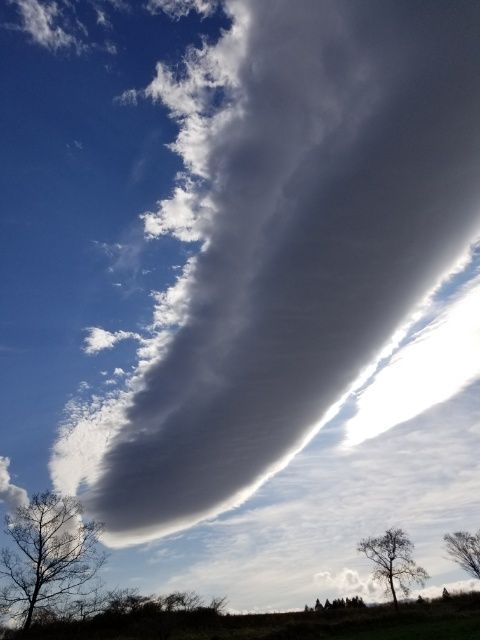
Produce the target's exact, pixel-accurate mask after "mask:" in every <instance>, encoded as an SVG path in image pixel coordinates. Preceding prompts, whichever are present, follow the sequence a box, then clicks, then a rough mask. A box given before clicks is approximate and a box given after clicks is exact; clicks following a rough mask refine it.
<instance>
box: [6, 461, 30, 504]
mask: <svg viewBox="0 0 480 640" xmlns="http://www.w3.org/2000/svg"><path fill="white" fill-rule="evenodd" d="M9 466H10V459H9V458H5V457H3V456H0V502H4V503H5V505H6V507H7V509H9V510H14V509H15V508H16V507H19V506H24V505H26V504H28V494H27V492H26V491H25V489H22V488H21V487H18V486H17V485H16V484H13V483H12V482H11V478H10V473H9V471H8V467H9Z"/></svg>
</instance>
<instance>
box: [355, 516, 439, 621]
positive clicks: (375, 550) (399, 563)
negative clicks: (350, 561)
mask: <svg viewBox="0 0 480 640" xmlns="http://www.w3.org/2000/svg"><path fill="white" fill-rule="evenodd" d="M413 548H414V545H413V543H412V542H411V540H410V539H409V538H408V536H407V534H406V533H405V531H403V529H395V528H393V527H392V528H390V529H387V531H385V534H384V535H383V536H379V537H375V538H373V537H372V538H365V539H364V540H361V541H360V542H359V544H358V547H357V550H358V551H359V552H360V553H364V554H365V555H366V556H367V558H368V559H369V560H371V561H372V562H373V563H374V564H375V565H376V569H375V571H374V574H373V578H374V580H376V581H378V582H380V583H381V584H383V585H384V587H385V592H386V593H388V592H390V593H391V594H392V598H393V604H394V607H395V609H398V599H397V589H400V591H401V592H402V593H403V594H404V595H405V596H407V595H408V594H409V593H410V587H411V585H412V584H415V583H416V584H418V585H420V586H423V585H424V584H425V580H427V579H428V577H429V576H428V573H427V572H426V571H425V569H423V567H419V566H418V565H417V564H416V563H415V561H414V560H413V558H412V553H413Z"/></svg>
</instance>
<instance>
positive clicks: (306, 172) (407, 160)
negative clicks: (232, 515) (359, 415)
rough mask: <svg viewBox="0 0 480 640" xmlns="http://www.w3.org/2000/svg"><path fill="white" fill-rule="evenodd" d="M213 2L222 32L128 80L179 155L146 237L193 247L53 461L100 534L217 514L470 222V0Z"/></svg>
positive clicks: (266, 471) (430, 280) (324, 401)
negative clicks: (113, 383) (117, 382)
mask: <svg viewBox="0 0 480 640" xmlns="http://www.w3.org/2000/svg"><path fill="white" fill-rule="evenodd" d="M151 4H152V7H153V5H158V7H160V8H161V5H162V4H168V3H151ZM202 4H203V3H198V2H196V3H186V4H185V10H186V9H187V8H188V7H190V8H192V7H193V8H194V5H198V6H200V5H202ZM224 7H225V10H226V12H227V13H228V14H229V15H230V16H231V19H232V27H231V29H230V30H229V31H226V32H225V33H223V34H222V36H221V37H220V39H219V41H218V43H216V44H213V45H207V44H205V45H204V46H203V48H202V49H201V50H190V51H189V52H188V53H187V55H186V58H185V65H184V75H183V76H182V75H181V76H180V77H179V76H178V75H176V74H174V73H173V72H172V71H171V70H170V69H168V68H167V67H165V66H164V65H163V64H161V63H159V64H158V65H157V69H156V75H155V78H154V79H153V81H152V83H151V84H150V85H149V86H148V87H147V88H146V89H142V90H137V91H135V92H134V95H135V99H145V98H147V99H153V100H158V101H162V102H163V103H164V104H165V105H166V107H167V108H168V109H169V110H170V113H171V116H172V117H173V118H174V119H176V121H177V122H178V124H179V135H178V137H177V139H176V141H175V142H174V143H173V144H172V149H173V150H174V151H175V152H177V153H179V154H180V155H181V156H182V158H183V161H184V165H185V171H186V174H182V175H181V176H179V181H178V184H177V187H176V189H175V190H174V192H173V196H172V199H170V200H168V201H162V202H161V203H159V209H158V211H156V212H147V213H146V214H145V216H144V220H145V227H146V233H147V234H148V235H149V236H155V235H159V234H164V233H170V234H172V235H174V236H176V237H177V238H178V239H180V240H184V241H192V240H201V241H202V243H203V244H202V250H201V251H200V253H199V254H198V256H197V258H196V260H195V261H194V262H193V263H191V264H189V265H188V267H187V272H184V273H183V275H182V276H181V278H180V279H179V282H180V283H181V284H177V285H176V286H177V287H179V288H180V287H181V295H180V296H178V297H175V296H174V299H173V300H171V301H170V302H168V301H167V302H168V304H172V305H173V306H174V307H175V308H177V309H180V310H181V312H180V315H179V320H178V321H175V322H174V323H173V324H172V323H170V324H169V325H168V326H167V327H165V326H164V325H163V324H162V323H160V326H159V327H157V333H155V334H154V337H153V338H152V339H151V340H150V342H149V343H147V344H146V345H142V347H141V351H140V359H141V362H140V365H139V368H138V370H137V371H136V373H135V374H134V376H133V378H132V379H131V380H130V381H129V382H128V383H127V391H126V392H125V393H124V394H123V395H117V396H111V397H109V399H108V400H106V401H105V402H103V401H102V402H101V403H100V404H101V407H99V406H97V408H96V409H95V410H93V411H91V412H90V413H89V418H88V420H89V425H90V426H89V428H87V429H86V431H82V430H83V429H84V427H85V421H83V422H82V421H80V422H75V420H73V422H72V423H71V425H70V426H69V428H68V429H67V430H64V431H63V433H62V437H61V439H60V441H59V442H58V443H57V446H56V449H55V455H54V458H53V460H52V465H51V469H52V476H53V478H54V481H55V484H56V486H57V487H58V488H61V489H64V488H66V487H68V488H69V489H70V490H71V489H72V488H75V489H78V487H79V486H80V484H81V482H82V480H83V481H86V483H87V487H86V489H85V491H84V495H83V499H84V500H85V502H86V504H87V506H88V509H89V511H90V512H91V513H92V514H93V515H94V516H95V517H97V518H98V519H99V520H101V521H103V522H105V523H106V527H107V534H106V538H105V540H106V541H107V542H108V543H109V544H111V545H124V544H129V543H132V542H140V541H145V540H148V539H152V538H155V537H158V536H159V535H164V534H166V533H169V532H173V531H177V530H180V529H184V528H186V527H189V526H191V525H192V524H194V523H196V522H199V521H200V520H202V519H204V518H208V517H211V516H214V515H216V514H218V513H220V512H221V511H223V510H225V509H228V508H231V507H233V506H235V505H237V504H239V503H241V502H242V501H243V500H245V499H246V498H247V497H248V496H250V495H251V494H252V493H253V492H254V491H255V490H256V488H258V487H259V486H260V485H261V484H262V483H263V482H264V481H265V480H266V479H267V478H268V477H270V476H271V475H272V474H274V473H275V472H276V471H278V470H279V469H281V468H283V467H284V466H285V465H286V464H287V463H288V461H289V460H290V459H291V458H292V457H293V455H294V454H295V453H296V452H298V451H299V450H300V449H301V448H302V447H303V446H304V445H305V444H306V443H307V442H308V441H309V440H310V439H311V438H312V437H313V435H314V434H315V433H316V431H317V430H318V427H319V425H320V424H321V421H322V416H324V415H325V414H326V412H327V411H328V410H329V408H330V407H331V406H332V405H333V404H334V403H335V402H337V401H338V400H339V399H340V398H341V397H342V395H343V394H345V392H346V391H348V389H349V388H350V387H351V385H352V384H353V383H354V382H355V380H356V379H358V376H359V375H360V374H361V372H362V371H363V370H364V369H365V367H367V366H368V365H369V364H370V363H372V362H374V361H375V360H376V359H378V356H379V353H380V352H381V350H382V348H383V346H384V345H385V344H387V343H388V342H389V340H390V339H391V336H392V335H393V334H394V333H395V331H397V330H398V328H399V327H401V326H402V325H404V324H405V323H406V322H408V321H409V317H410V315H411V313H412V311H413V309H414V308H415V306H416V305H418V304H419V303H420V302H421V301H422V300H423V299H424V297H425V296H426V295H427V294H428V292H429V291H430V290H431V289H432V288H433V287H435V286H436V285H437V284H438V282H439V281H440V280H441V279H442V278H443V277H444V276H445V274H446V273H448V271H449V270H451V269H452V267H453V265H454V264H455V262H456V261H457V260H458V258H459V257H460V256H461V255H462V254H464V253H465V252H466V250H467V249H468V246H469V244H470V242H472V241H473V240H474V239H475V238H476V237H477V235H478V232H479V204H480V166H479V164H478V143H479V135H480V131H479V123H478V113H479V111H480V79H479V76H478V73H477V69H478V67H477V65H478V52H477V37H476V36H477V34H476V32H475V30H474V29H473V27H472V25H473V24H475V21H477V20H478V18H479V17H480V16H479V13H480V8H479V7H478V6H476V5H474V4H472V3H469V2H459V3H457V4H456V11H455V20H452V16H451V5H450V4H449V3H444V2H424V3H422V4H420V5H419V4H418V3H409V2H406V3H402V4H399V3H396V2H389V1H385V0H382V1H381V2H380V1H379V2H376V1H372V2H370V3H369V4H368V5H363V4H362V3H352V2H328V1H324V2H317V1H311V2H305V3H304V4H303V5H302V11H298V8H297V7H295V5H294V3H291V2H287V1H279V0H276V1H275V2H269V1H265V2H260V3H259V2H253V1H251V2H249V1H244V2H239V1H236V0H227V1H226V2H225V4H224ZM181 15H182V14H181V12H180V13H178V15H177V17H180V16H181ZM128 95H129V96H130V98H131V96H132V95H133V94H131V93H129V94H128ZM165 302H166V301H165V299H163V298H161V297H160V303H161V304H162V303H165ZM172 330H174V333H172ZM440 399H441V398H440ZM437 401H438V400H437ZM105 406H107V407H108V411H106V410H105ZM424 408H425V407H424ZM105 411H106V413H107V414H108V416H107V418H105ZM112 412H113V415H114V416H115V420H113V421H110V424H109V425H108V426H106V424H105V420H107V422H108V421H109V420H110V419H111V416H112ZM82 425H83V426H82ZM80 432H82V433H83V434H84V436H83V442H84V443H85V448H86V449H88V450H89V454H88V460H89V461H90V462H89V463H88V464H85V461H84V459H83V458H82V456H81V455H79V453H78V449H77V450H74V449H72V446H71V445H72V443H73V440H72V438H73V439H75V438H76V437H77V436H78V434H79V433H80ZM75 434H76V435H75ZM93 434H95V435H93ZM96 434H106V435H105V436H102V438H103V440H102V442H103V444H101V446H100V445H99V447H98V449H97V450H96V451H95V452H94V453H92V452H91V448H92V447H91V442H90V441H89V438H90V437H92V438H94V439H95V438H96V437H97V435H96ZM73 458H74V459H75V460H74V464H73V465H72V464H71V462H70V461H71V460H72V459H73ZM60 467H61V468H62V469H63V471H60ZM72 467H75V468H76V469H77V471H76V475H75V477H74V478H72V475H71V471H69V469H71V468H72Z"/></svg>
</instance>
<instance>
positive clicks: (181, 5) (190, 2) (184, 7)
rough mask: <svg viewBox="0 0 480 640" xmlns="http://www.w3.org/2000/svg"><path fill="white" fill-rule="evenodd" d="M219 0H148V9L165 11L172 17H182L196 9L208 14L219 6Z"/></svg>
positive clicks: (205, 14) (153, 11) (156, 11)
mask: <svg viewBox="0 0 480 640" xmlns="http://www.w3.org/2000/svg"><path fill="white" fill-rule="evenodd" d="M218 4H219V2H218V0H148V1H147V4H146V8H147V11H150V12H151V13H159V12H161V11H163V12H164V13H166V14H167V15H169V16H170V17H171V18H176V19H178V18H182V17H184V16H186V15H188V14H189V13H190V11H196V12H197V13H200V14H202V15H204V16H208V15H209V14H210V13H212V12H213V11H214V10H215V9H216V8H217V7H218Z"/></svg>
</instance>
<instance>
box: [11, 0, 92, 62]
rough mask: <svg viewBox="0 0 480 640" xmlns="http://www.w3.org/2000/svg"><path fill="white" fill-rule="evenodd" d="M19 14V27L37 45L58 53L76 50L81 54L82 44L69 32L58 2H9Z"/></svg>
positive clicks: (25, 0) (26, 0)
mask: <svg viewBox="0 0 480 640" xmlns="http://www.w3.org/2000/svg"><path fill="white" fill-rule="evenodd" d="M9 2H10V4H13V5H14V6H15V7H16V8H17V11H18V13H19V16H20V19H21V25H20V26H19V27H18V28H19V29H21V30H22V31H24V32H25V33H28V34H29V36H30V37H31V39H32V41H33V42H35V43H36V44H38V45H40V46H42V47H45V48H47V49H51V50H53V51H58V50H59V49H69V48H74V49H76V50H77V52H80V51H81V50H82V48H83V44H82V42H81V41H80V40H79V39H78V38H77V36H76V35H74V34H73V33H71V32H70V31H69V30H68V27H67V25H66V24H65V16H64V15H63V12H62V9H61V8H60V7H59V5H58V3H57V2H49V1H47V2H40V1H39V0H9Z"/></svg>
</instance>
